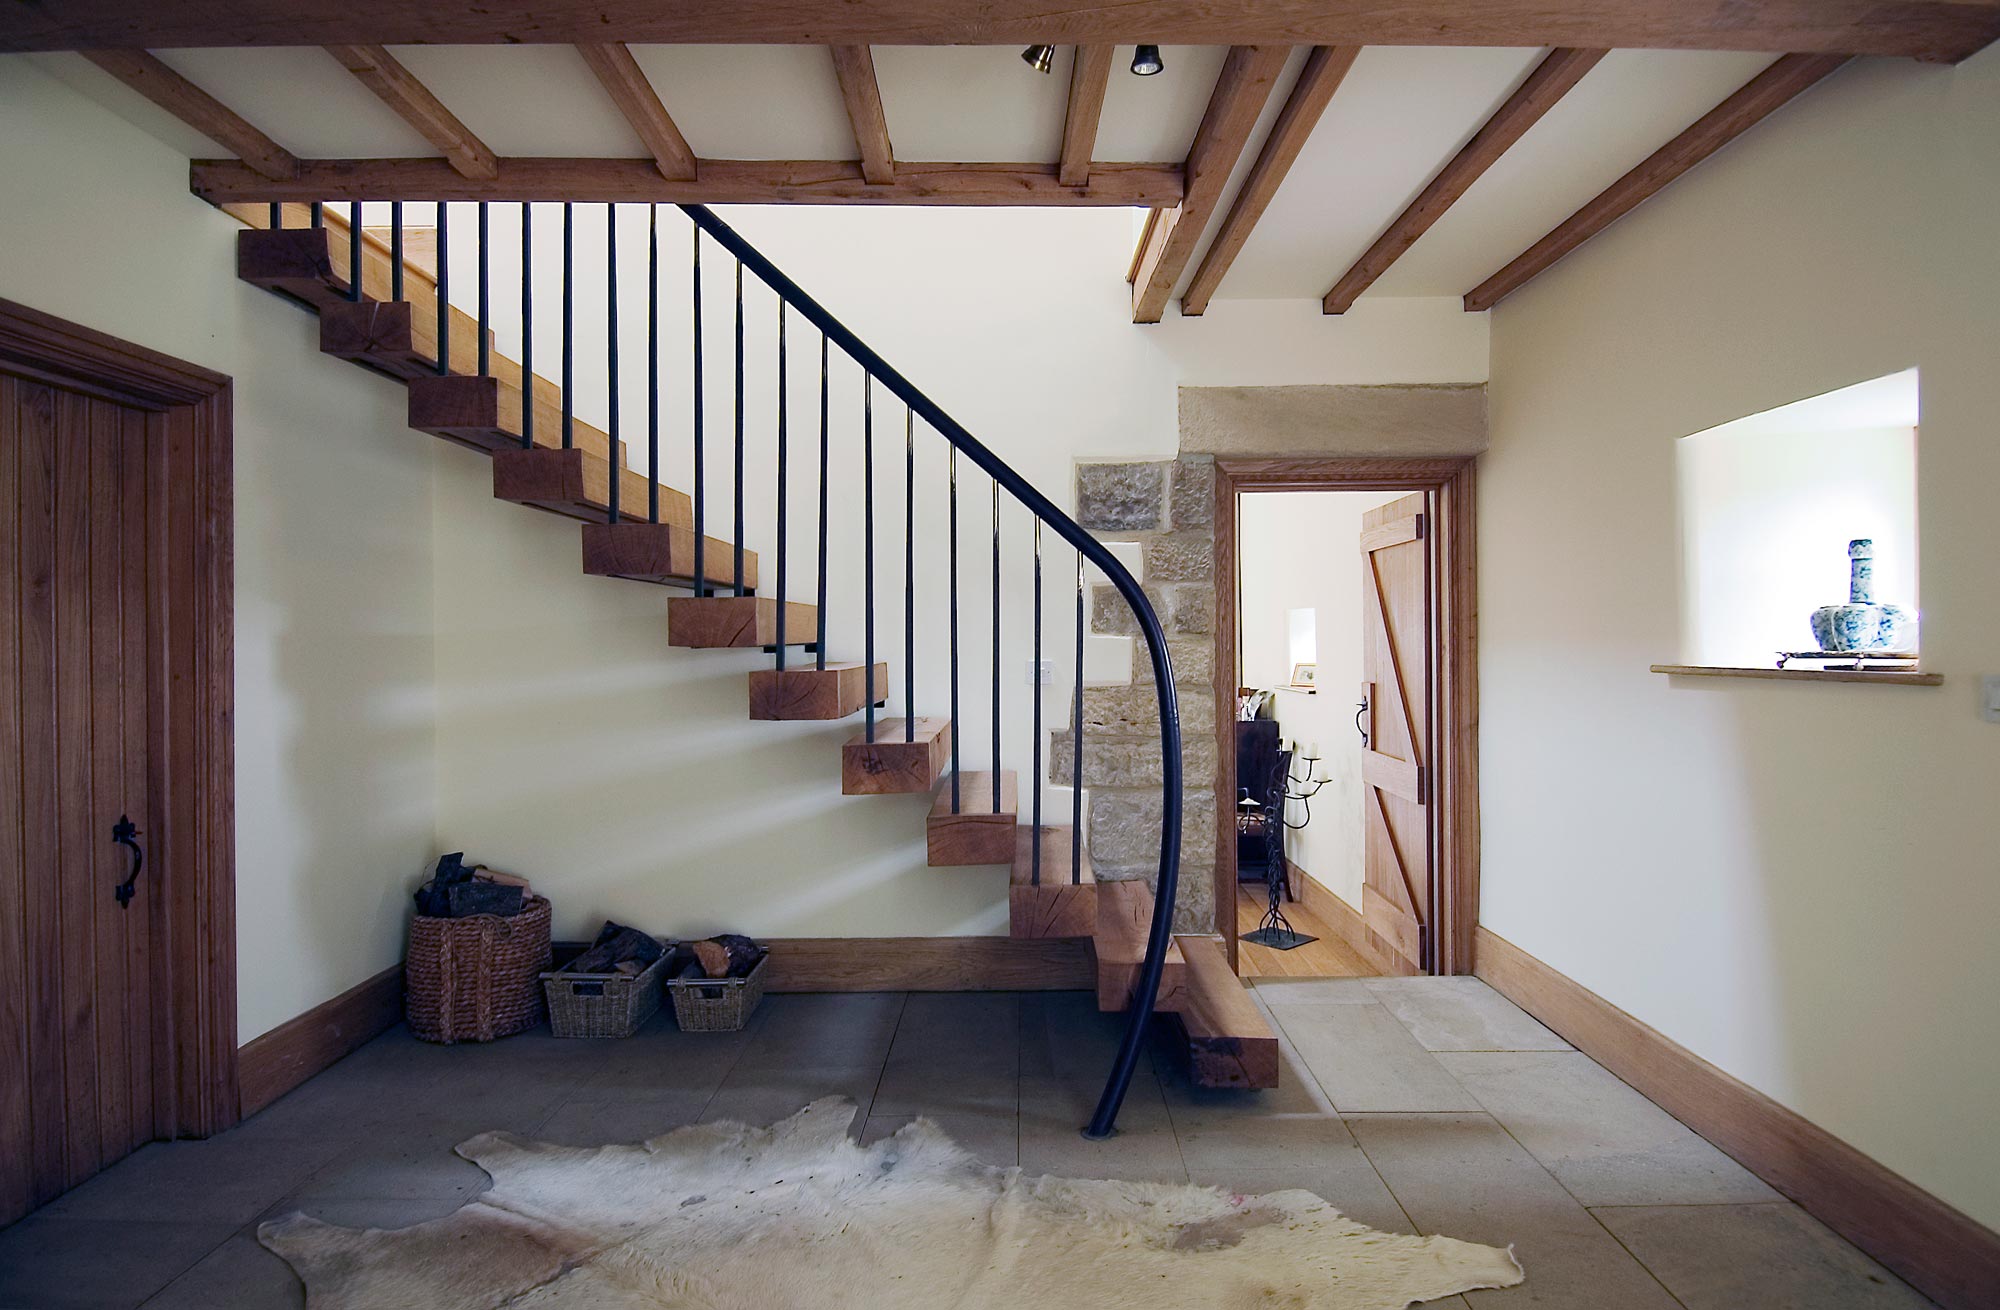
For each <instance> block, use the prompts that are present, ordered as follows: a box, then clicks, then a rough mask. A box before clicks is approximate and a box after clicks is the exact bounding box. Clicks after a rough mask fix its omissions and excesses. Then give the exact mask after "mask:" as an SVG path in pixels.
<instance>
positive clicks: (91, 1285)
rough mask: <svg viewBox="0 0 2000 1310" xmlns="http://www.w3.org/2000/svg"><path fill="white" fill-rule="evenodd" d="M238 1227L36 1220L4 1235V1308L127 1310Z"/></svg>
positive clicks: (0, 1283) (0, 1290)
mask: <svg viewBox="0 0 2000 1310" xmlns="http://www.w3.org/2000/svg"><path fill="white" fill-rule="evenodd" d="M238 1227H239V1226H238V1225H236V1224H226V1223H178V1222H170V1221H166V1220H161V1219H147V1220H134V1219H62V1218H57V1217H56V1216H54V1215H45V1214H36V1215H30V1216H29V1217H28V1218H26V1219H23V1220H21V1222H19V1223H17V1224H15V1225H13V1226H12V1227H10V1228H8V1229H6V1230H5V1231H0V1306H5V1307H7V1310H17V1308H18V1310H72V1308H74V1310H126V1308H127V1307H131V1306H136V1305H138V1304H139V1303H140V1302H142V1301H144V1300H145V1299H146V1298H147V1297H149V1296H151V1295H153V1293H155V1292H157V1291H159V1290H160V1289H161V1288H163V1287H165V1286H166V1285H167V1284H168V1283H170V1282H172V1281H173V1280H174V1279H176V1278H178V1277H180V1276H181V1275H182V1274H184V1273H186V1272H187V1271H188V1270H189V1269H190V1268H192V1267H193V1266H194V1264H195V1262H196V1261H198V1260H200V1259H201V1258H202V1257H203V1256H205V1255H207V1254H208V1253H209V1252H210V1251H213V1250H214V1249H215V1248H216V1247H218V1246H221V1245H222V1244H223V1243H224V1242H226V1241H228V1240H229V1239H230V1238H231V1237H232V1236H233V1235H235V1233H236V1232H237V1230H238Z"/></svg>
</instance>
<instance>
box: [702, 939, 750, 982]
mask: <svg viewBox="0 0 2000 1310" xmlns="http://www.w3.org/2000/svg"><path fill="white" fill-rule="evenodd" d="M692 947H693V950H694V957H695V959H697V960H699V961H700V962H701V971H702V972H703V973H704V974H706V975H707V976H709V977H710V978H741V977H743V976H744V975H745V974H747V973H749V972H750V970H752V969H753V968H755V967H756V966H757V961H759V960H761V959H763V958H764V948H763V947H761V946H759V945H758V944H757V943H756V942H753V941H751V940H750V939H749V938H748V937H743V936H739V935H738V934H736V933H733V932H726V933H722V934H720V935H718V936H715V937H710V938H708V939H707V940H706V941H699V942H694V943H692Z"/></svg>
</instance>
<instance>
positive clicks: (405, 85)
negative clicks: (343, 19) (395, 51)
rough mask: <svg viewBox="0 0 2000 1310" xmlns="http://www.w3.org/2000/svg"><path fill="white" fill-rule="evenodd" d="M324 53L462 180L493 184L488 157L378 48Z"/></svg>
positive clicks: (451, 116)
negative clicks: (434, 149)
mask: <svg viewBox="0 0 2000 1310" xmlns="http://www.w3.org/2000/svg"><path fill="white" fill-rule="evenodd" d="M326 52H327V53H328V54H330V55H332V56H333V57H334V58H335V59H337V60H339V61H340V64H341V67H343V68H345V69H346V70H347V71H348V72H350V73H352V74H354V76H355V77H356V78H358V79H359V80H360V82H361V85H363V86H365V87H367V88H368V89H369V90H370V91H373V92H374V93H375V94H376V95H377V96H379V97H381V99H382V103H383V104H385V105H387V106H389V108H391V109H393V110H395V111H396V112H397V114H399V115H401V116H402V119H403V121H404V122H406V123H408V124H409V125H410V126H411V127H413V128H415V129H416V130H417V135H419V136H421V137H422V138H423V139H424V140H426V141H428V142H430V143H431V144H432V145H434V146H436V147H437V148H438V149H439V150H440V151H442V152H443V154H444V157H445V158H446V159H447V160H449V161H450V162H451V166H452V167H453V168H455V169H457V170H458V171H459V172H460V173H462V174H464V175H465V176H466V177H470V178H477V179H479V180H481V181H491V180H492V179H493V176H494V172H495V169H496V168H497V167H498V162H497V157H496V156H495V155H494V153H493V152H492V151H491V150H489V149H488V148H487V146H486V143H485V142H484V141H481V140H480V139H479V138H478V137H476V136H474V135H473V134H472V129H471V128H469V127H467V126H466V125H465V124H463V123H461V122H459V121H458V116H457V115H456V114H454V113H452V112H451V111H450V110H449V109H446V108H445V107H444V104H443V103H442V102H441V101H439V99H438V98H437V97H436V96H434V95H432V94H431V92H430V88H429V87H427V86H425V85H424V84H423V83H422V82H419V81H418V80H417V78H416V75H415V74H414V73H412V72H410V70H409V69H407V68H405V67H403V65H402V64H401V63H400V62H399V61H398V60H397V58H396V56H394V55H392V54H390V53H389V52H388V51H387V50H385V49H383V48H382V47H381V46H379V45H330V46H328V47H327V48H326Z"/></svg>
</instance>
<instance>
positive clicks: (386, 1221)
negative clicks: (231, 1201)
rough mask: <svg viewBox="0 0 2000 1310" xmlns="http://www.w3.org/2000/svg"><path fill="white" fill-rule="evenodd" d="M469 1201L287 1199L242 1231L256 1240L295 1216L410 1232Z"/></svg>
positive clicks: (438, 1198) (441, 1198)
mask: <svg viewBox="0 0 2000 1310" xmlns="http://www.w3.org/2000/svg"><path fill="white" fill-rule="evenodd" d="M469 1200H471V1198H469V1197H462V1196H430V1197H388V1196H332V1197H299V1196H288V1197H286V1198H285V1199H284V1200H282V1201H280V1202H278V1203H277V1204H276V1205H274V1206H272V1207H271V1208H270V1209H269V1210H266V1211H265V1212H264V1213H263V1214H261V1215H259V1216H257V1223H254V1224H248V1225H245V1227H244V1230H243V1231H244V1233H245V1234H246V1235H248V1236H250V1237H255V1236H256V1235H257V1228H258V1225H259V1224H266V1223H269V1222H271V1221H272V1220H274V1219H283V1218H285V1217H286V1216H288V1215H294V1214H302V1215H306V1216H309V1217H310V1218H313V1219H317V1220H319V1221H320V1222H321V1223H327V1224H339V1225H340V1226H341V1227H342V1228H409V1227H411V1226H412V1225H414V1224H422V1223H428V1222H430V1221H431V1220H433V1219H442V1218H444V1217H445V1216H446V1215H448V1214H453V1213H455V1212H456V1211H457V1210H458V1209H459V1208H460V1207H461V1206H463V1205H465V1204H467V1202H468V1201H469Z"/></svg>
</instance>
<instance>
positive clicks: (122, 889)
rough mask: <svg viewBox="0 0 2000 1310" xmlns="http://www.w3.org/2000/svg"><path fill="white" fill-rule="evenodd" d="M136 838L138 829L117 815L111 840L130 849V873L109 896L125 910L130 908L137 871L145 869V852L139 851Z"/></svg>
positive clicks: (124, 816) (136, 880)
mask: <svg viewBox="0 0 2000 1310" xmlns="http://www.w3.org/2000/svg"><path fill="white" fill-rule="evenodd" d="M138 836H139V829H138V828H136V827H134V826H133V823H132V820H131V818H130V817H129V816H127V815H123V814H121V815H119V816H118V822H116V823H114V824H112V825H111V840H112V841H113V842H114V843H115V844H117V845H119V846H130V847H131V848H132V872H131V874H130V875H129V876H127V877H126V879H125V881H124V882H121V883H119V884H118V885H117V886H116V887H115V888H113V889H112V891H111V894H112V895H113V896H116V897H117V898H118V904H119V905H121V906H123V907H125V908H126V909H130V908H131V906H132V897H133V895H134V894H135V889H134V887H133V884H134V883H136V882H138V881H139V870H141V869H143V868H145V867H146V852H144V851H142V850H140V849H139V843H138V841H137V838H138Z"/></svg>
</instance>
